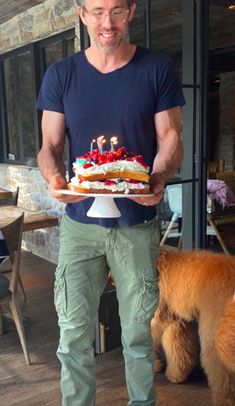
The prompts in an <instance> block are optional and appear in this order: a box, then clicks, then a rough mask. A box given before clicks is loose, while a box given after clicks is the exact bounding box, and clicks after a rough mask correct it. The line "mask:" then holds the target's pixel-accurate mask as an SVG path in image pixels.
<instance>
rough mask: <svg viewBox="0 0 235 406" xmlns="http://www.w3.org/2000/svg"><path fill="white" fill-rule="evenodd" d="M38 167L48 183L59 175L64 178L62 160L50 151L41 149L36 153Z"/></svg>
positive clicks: (64, 172) (64, 171)
mask: <svg viewBox="0 0 235 406" xmlns="http://www.w3.org/2000/svg"><path fill="white" fill-rule="evenodd" d="M37 160H38V166H39V169H40V171H41V173H42V176H43V177H44V178H45V179H46V180H47V181H48V182H50V180H51V178H52V177H54V176H57V175H60V176H62V177H64V178H65V175H66V170H65V166H64V162H63V160H62V159H61V158H60V157H58V155H57V154H56V153H55V152H54V151H52V150H51V149H49V148H48V149H45V148H44V149H43V148H42V149H41V150H40V151H39V153H38V157H37Z"/></svg>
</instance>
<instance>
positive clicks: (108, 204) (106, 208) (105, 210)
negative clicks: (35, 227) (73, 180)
mask: <svg viewBox="0 0 235 406" xmlns="http://www.w3.org/2000/svg"><path fill="white" fill-rule="evenodd" d="M57 192H58V193H60V194H64V195H71V196H87V197H94V198H95V199H94V202H93V203H92V205H91V207H90V209H89V210H88V212H87V216H88V217H96V218H115V217H121V213H120V210H119V209H118V208H117V205H116V203H115V201H114V199H120V198H122V199H123V198H125V197H126V198H128V197H141V196H143V195H125V194H106V193H104V194H101V193H82V194H81V193H77V192H73V191H72V190H68V189H58V190H57ZM144 196H145V197H148V196H153V195H152V194H149V195H144Z"/></svg>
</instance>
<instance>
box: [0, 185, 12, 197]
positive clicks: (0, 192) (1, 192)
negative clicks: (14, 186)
mask: <svg viewBox="0 0 235 406" xmlns="http://www.w3.org/2000/svg"><path fill="white" fill-rule="evenodd" d="M11 197H12V192H10V191H9V190H6V189H3V188H0V199H10V198H11Z"/></svg>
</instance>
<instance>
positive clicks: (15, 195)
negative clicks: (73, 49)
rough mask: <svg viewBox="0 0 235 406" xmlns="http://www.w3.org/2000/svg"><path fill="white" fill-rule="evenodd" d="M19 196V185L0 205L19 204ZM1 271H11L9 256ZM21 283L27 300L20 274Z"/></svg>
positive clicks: (0, 201)
mask: <svg viewBox="0 0 235 406" xmlns="http://www.w3.org/2000/svg"><path fill="white" fill-rule="evenodd" d="M18 197H19V187H18V186H17V188H16V190H15V191H14V192H12V197H10V198H8V199H1V200H0V206H1V205H4V206H5V205H10V206H17V204H18ZM10 265H11V264H10ZM1 272H3V273H8V272H11V266H10V268H9V261H8V260H7V258H6V260H5V261H4V264H2V270H1ZM19 285H20V288H21V291H22V294H23V297H24V300H26V293H25V290H24V286H23V283H22V280H21V277H20V276H19Z"/></svg>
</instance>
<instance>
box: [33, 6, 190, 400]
mask: <svg viewBox="0 0 235 406" xmlns="http://www.w3.org/2000/svg"><path fill="white" fill-rule="evenodd" d="M135 8H136V4H135V2H134V1H133V0H129V1H128V0H84V1H80V2H78V13H79V16H80V18H81V19H82V21H83V23H84V24H85V25H86V26H87V30H88V34H89V37H90V47H89V48H87V49H86V50H85V51H82V52H79V53H77V54H75V55H73V56H72V57H70V58H68V59H66V60H64V61H61V62H58V63H56V64H55V65H53V66H52V67H50V68H49V70H48V71H47V73H46V75H45V78H44V81H43V84H42V88H41V91H40V95H39V99H38V104H37V107H38V108H39V109H42V110H44V112H43V118H42V131H43V144H42V148H41V151H40V152H39V154H38V164H39V167H40V169H41V172H42V174H43V176H44V177H45V179H47V181H48V182H49V185H50V188H51V193H52V196H54V197H56V198H57V199H58V200H60V201H62V202H64V203H67V205H66V215H65V216H64V218H63V220H62V224H61V227H60V233H61V234H60V251H59V263H58V267H57V270H56V281H55V305H56V309H57V313H58V318H59V326H60V344H59V348H58V351H57V354H58V357H59V359H60V361H61V364H62V371H61V389H62V398H63V400H62V403H63V405H64V406H68V405H69V406H72V405H76V406H78V405H79V406H93V405H95V360H94V354H93V352H94V351H93V345H92V344H93V339H94V321H95V319H96V317H97V310H98V306H99V299H100V295H101V294H102V292H103V289H104V286H105V284H106V281H107V275H108V272H109V270H110V269H111V271H112V276H113V278H114V281H115V284H116V288H117V298H118V301H119V314H120V318H121V325H122V344H123V353H124V358H125V373H126V383H127V388H128V393H129V398H130V400H129V403H128V404H129V405H154V404H155V400H156V395H155V391H154V388H153V351H152V340H151V334H150V320H151V317H152V315H153V312H154V310H155V308H156V306H157V300H158V294H157V275H156V270H155V261H156V251H157V246H158V243H159V232H158V229H157V225H156V220H155V217H156V204H157V203H159V201H160V200H161V198H162V196H163V188H164V185H165V182H166V180H167V179H168V178H169V177H170V176H171V175H172V174H174V172H175V170H176V169H177V168H178V166H179V165H180V162H181V160H182V144H181V141H180V124H181V108H180V106H182V105H183V104H184V98H183V96H182V92H181V89H180V86H179V83H178V81H177V79H176V77H175V74H174V72H173V70H172V67H171V64H170V63H169V61H168V60H167V59H166V58H165V57H163V56H160V55H154V54H152V53H151V52H150V51H149V50H146V49H144V48H139V47H136V46H135V45H133V44H129V43H128V42H127V40H126V38H127V35H128V26H129V23H130V21H131V20H132V19H133V16H134V12H135ZM65 133H66V134H67V136H68V140H69V150H70V163H69V172H70V177H71V176H73V174H72V162H74V161H75V158H76V156H77V155H81V154H83V153H85V152H86V151H88V150H89V147H90V142H91V141H92V139H93V138H97V136H99V135H100V134H104V135H105V137H106V138H108V137H112V135H113V134H115V135H117V136H118V140H119V146H124V147H126V149H127V150H128V151H133V152H135V153H138V154H142V155H143V157H144V160H145V161H146V162H147V163H148V164H149V165H150V166H151V170H152V175H151V181H150V185H151V191H152V193H153V196H152V197H146V196H142V197H138V198H123V199H117V200H118V201H117V205H118V208H119V210H120V211H121V217H120V218H118V219H116V218H115V219H113V218H112V219H103V218H102V219H100V218H90V217H87V215H86V213H87V211H88V209H89V207H90V206H91V204H92V200H93V199H91V198H85V197H79V196H68V195H66V196H65V195H63V194H60V193H58V192H57V190H58V189H61V188H66V178H65V167H64V163H63V151H64V145H65ZM157 150H158V152H157V153H156V151H157ZM110 373H113V371H110Z"/></svg>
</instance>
